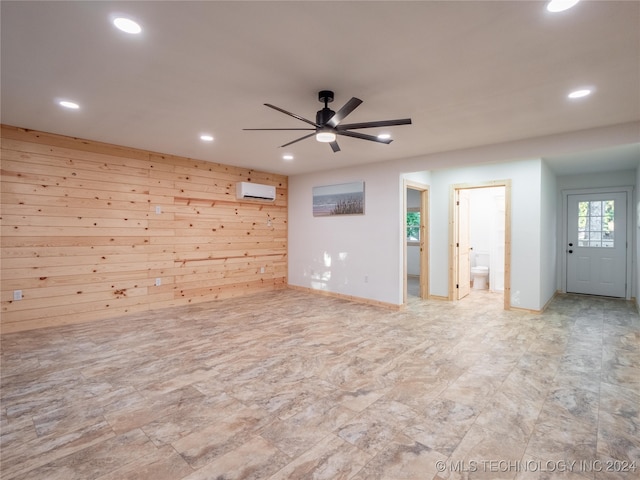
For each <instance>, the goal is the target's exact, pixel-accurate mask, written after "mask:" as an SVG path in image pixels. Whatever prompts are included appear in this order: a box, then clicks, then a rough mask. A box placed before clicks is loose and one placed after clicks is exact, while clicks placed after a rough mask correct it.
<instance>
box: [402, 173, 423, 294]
mask: <svg viewBox="0 0 640 480" xmlns="http://www.w3.org/2000/svg"><path fill="white" fill-rule="evenodd" d="M428 202H429V188H428V187H427V186H426V185H424V184H421V183H418V182H414V181H411V180H405V181H404V209H403V210H404V222H403V223H404V228H403V235H404V241H403V245H404V247H403V252H404V253H403V255H404V282H403V283H404V289H403V290H404V291H403V303H405V304H406V303H407V298H408V297H413V298H416V297H417V298H421V299H426V298H428V296H429V267H428V265H429V253H428V245H429V242H428V240H429V239H428V235H429V233H428V228H427V225H428V224H429V222H428V213H427V212H428Z"/></svg>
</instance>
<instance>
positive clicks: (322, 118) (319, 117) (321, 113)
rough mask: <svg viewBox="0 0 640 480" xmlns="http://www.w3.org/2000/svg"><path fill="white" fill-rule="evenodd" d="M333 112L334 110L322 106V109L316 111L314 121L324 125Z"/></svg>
mask: <svg viewBox="0 0 640 480" xmlns="http://www.w3.org/2000/svg"><path fill="white" fill-rule="evenodd" d="M335 114H336V112H334V111H333V110H331V109H330V108H328V107H324V108H323V109H322V110H318V113H316V123H317V124H318V125H322V126H324V125H326V123H327V122H328V121H329V119H330V118H331V117H333V116H334V115H335Z"/></svg>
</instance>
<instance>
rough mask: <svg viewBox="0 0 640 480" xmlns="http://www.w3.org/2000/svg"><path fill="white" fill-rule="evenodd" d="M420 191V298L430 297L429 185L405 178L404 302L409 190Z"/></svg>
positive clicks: (404, 302)
mask: <svg viewBox="0 0 640 480" xmlns="http://www.w3.org/2000/svg"><path fill="white" fill-rule="evenodd" d="M409 189H411V190H417V191H419V192H420V298H421V299H427V298H429V186H428V185H425V184H424V183H419V182H415V181H413V180H408V179H406V178H405V179H404V188H403V192H404V195H403V199H402V212H403V213H402V257H403V276H402V285H403V287H402V288H403V290H402V303H403V304H406V303H407V190H409Z"/></svg>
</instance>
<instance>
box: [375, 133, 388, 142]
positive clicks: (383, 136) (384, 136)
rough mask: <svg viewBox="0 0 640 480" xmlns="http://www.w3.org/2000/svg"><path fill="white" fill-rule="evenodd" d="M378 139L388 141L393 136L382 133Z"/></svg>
mask: <svg viewBox="0 0 640 480" xmlns="http://www.w3.org/2000/svg"><path fill="white" fill-rule="evenodd" d="M378 138H379V139H380V140H387V139H389V138H391V134H390V133H381V134H380V135H378Z"/></svg>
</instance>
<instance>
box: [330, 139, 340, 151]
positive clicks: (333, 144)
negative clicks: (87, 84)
mask: <svg viewBox="0 0 640 480" xmlns="http://www.w3.org/2000/svg"><path fill="white" fill-rule="evenodd" d="M329 145H331V150H333V153H336V152H339V151H340V146H339V145H338V142H336V141H335V140H334V141H333V142H331V143H329Z"/></svg>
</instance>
